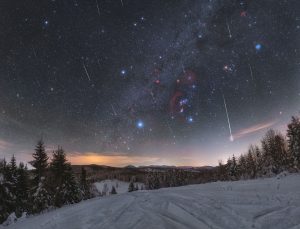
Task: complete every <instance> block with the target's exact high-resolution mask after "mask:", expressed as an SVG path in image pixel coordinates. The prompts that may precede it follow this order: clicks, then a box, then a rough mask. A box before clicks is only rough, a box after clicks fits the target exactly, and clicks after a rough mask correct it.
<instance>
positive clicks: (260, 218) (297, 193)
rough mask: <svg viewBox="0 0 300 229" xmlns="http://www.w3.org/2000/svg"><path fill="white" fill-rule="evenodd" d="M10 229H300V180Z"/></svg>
mask: <svg viewBox="0 0 300 229" xmlns="http://www.w3.org/2000/svg"><path fill="white" fill-rule="evenodd" d="M0 227H1V226H0ZM5 228H7V229H8V228H19V229H21V228H22V229H27V228H28V229H35V228H43V229H48V228H49V229H50V228H63V229H68V228H70V229H76V228H83V229H88V228H95V229H96V228H97V229H101V228H103V229H109V228H114V229H118V228H120V229H121V228H122V229H127V228H128V229H134V228H142V229H146V228H153V229H160V228H168V229H169V228H170V229H173V228H197V229H206V228H230V229H233V228H234V229H235V228H236V229H241V228H263V229H266V228H272V229H275V228H281V229H288V228H290V229H292V228H293V229H296V228H300V175H289V176H286V177H282V178H281V179H277V178H269V179H260V180H252V181H238V182H217V183H210V184H202V185H190V186H185V187H178V188H168V189H160V190H155V191H138V192H132V193H124V194H120V195H113V196H106V197H100V198H96V199H91V200H87V201H84V202H81V203H79V204H76V205H71V206H66V207H63V208H61V209H57V210H53V211H51V212H48V213H45V214H42V215H38V216H34V217H30V218H27V219H23V220H21V221H18V222H17V223H15V224H13V225H10V226H9V227H5Z"/></svg>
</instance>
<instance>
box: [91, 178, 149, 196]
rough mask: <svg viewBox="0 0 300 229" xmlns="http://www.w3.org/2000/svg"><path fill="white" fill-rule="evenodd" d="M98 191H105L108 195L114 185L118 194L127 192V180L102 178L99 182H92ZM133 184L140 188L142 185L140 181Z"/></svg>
mask: <svg viewBox="0 0 300 229" xmlns="http://www.w3.org/2000/svg"><path fill="white" fill-rule="evenodd" d="M94 185H95V186H96V188H97V190H98V192H99V193H106V195H109V193H110V191H111V189H112V186H114V187H115V189H116V191H117V193H118V194H121V193H126V192H128V187H129V182H124V181H119V180H103V181H100V182H96V183H94ZM134 185H135V186H136V185H137V186H138V188H139V189H141V187H142V186H144V185H143V184H142V183H134Z"/></svg>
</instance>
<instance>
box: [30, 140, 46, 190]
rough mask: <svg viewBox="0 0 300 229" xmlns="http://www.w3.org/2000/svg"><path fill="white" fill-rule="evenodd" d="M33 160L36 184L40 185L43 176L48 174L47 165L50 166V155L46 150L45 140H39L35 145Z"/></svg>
mask: <svg viewBox="0 0 300 229" xmlns="http://www.w3.org/2000/svg"><path fill="white" fill-rule="evenodd" d="M32 157H33V159H34V160H33V161H31V162H30V164H31V165H32V166H33V168H34V170H33V174H34V178H33V180H34V184H35V185H36V186H38V184H39V182H40V181H41V178H42V177H44V176H45V175H46V172H47V167H48V159H49V157H48V155H47V153H46V150H45V145H44V142H43V140H39V141H38V143H37V144H36V147H35V152H34V153H33V155H32Z"/></svg>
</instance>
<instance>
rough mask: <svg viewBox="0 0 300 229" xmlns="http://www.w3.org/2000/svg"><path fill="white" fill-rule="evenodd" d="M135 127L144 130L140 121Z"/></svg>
mask: <svg viewBox="0 0 300 229" xmlns="http://www.w3.org/2000/svg"><path fill="white" fill-rule="evenodd" d="M136 126H137V128H139V129H142V128H144V122H143V121H141V120H140V121H138V122H137V124H136Z"/></svg>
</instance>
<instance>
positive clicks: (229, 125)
mask: <svg viewBox="0 0 300 229" xmlns="http://www.w3.org/2000/svg"><path fill="white" fill-rule="evenodd" d="M222 96H223V101H224V107H225V111H226V117H227V123H228V128H229V133H230V138H229V139H230V141H232V142H233V141H234V138H233V135H232V131H231V124H230V119H229V115H228V110H227V105H226V100H225V96H224V94H222Z"/></svg>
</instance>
